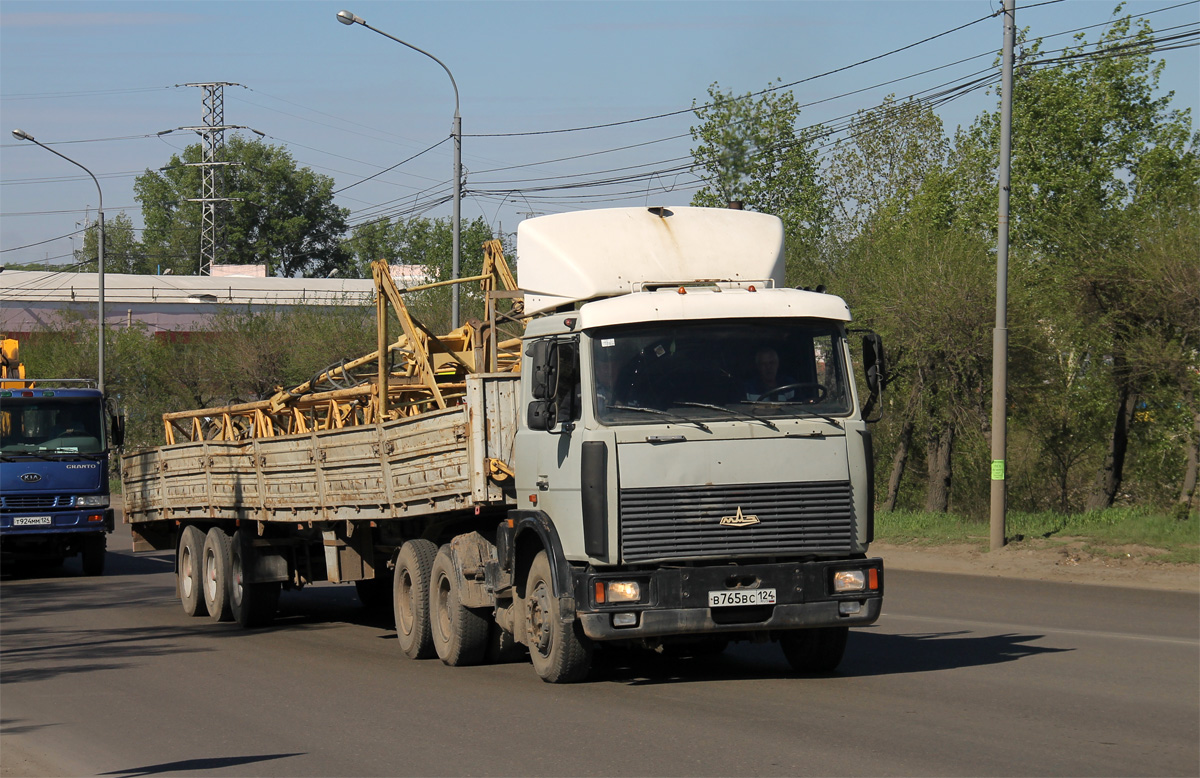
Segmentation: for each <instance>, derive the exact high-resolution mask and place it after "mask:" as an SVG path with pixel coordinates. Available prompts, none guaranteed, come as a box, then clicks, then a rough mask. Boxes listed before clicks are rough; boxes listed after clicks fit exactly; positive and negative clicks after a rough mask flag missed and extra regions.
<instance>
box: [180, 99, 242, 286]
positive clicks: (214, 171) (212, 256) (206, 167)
mask: <svg viewBox="0 0 1200 778" xmlns="http://www.w3.org/2000/svg"><path fill="white" fill-rule="evenodd" d="M184 86H195V87H199V88H200V89H203V90H204V97H203V100H202V102H203V105H204V126H202V127H186V128H181V129H189V130H193V131H195V132H197V133H199V134H200V137H201V138H203V142H204V161H203V162H202V163H200V165H199V167H200V169H201V177H202V182H201V187H200V197H198V198H189V202H198V203H200V268H199V272H197V275H201V276H207V275H212V266H213V265H215V264H217V249H218V246H219V245H220V244H221V238H222V235H221V225H220V220H219V218H218V211H217V208H218V204H219V203H227V202H230V200H231V198H228V197H223V196H222V195H223V194H224V189H225V186H224V184H225V176H224V170H223V168H224V167H225V166H227V165H228V164H229V163H227V162H222V161H220V160H219V159H218V157H219V156H221V154H220V152H221V151H222V150H223V149H224V147H225V130H229V129H233V128H232V127H227V126H225V87H227V86H241V84H234V83H230V82H228V81H212V82H208V83H193V84H184Z"/></svg>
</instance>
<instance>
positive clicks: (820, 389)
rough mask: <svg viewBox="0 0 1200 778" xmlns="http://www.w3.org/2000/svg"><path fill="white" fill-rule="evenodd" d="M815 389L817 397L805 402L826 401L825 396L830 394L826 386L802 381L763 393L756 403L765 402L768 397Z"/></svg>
mask: <svg viewBox="0 0 1200 778" xmlns="http://www.w3.org/2000/svg"><path fill="white" fill-rule="evenodd" d="M814 388H815V389H816V390H817V396H816V397H814V398H812V399H810V400H805V401H804V402H809V403H819V402H821V401H822V400H824V399H825V395H827V394H828V393H829V392H828V391H827V390H826V389H825V387H824V386H822V385H821V384H818V383H817V382H816V381H802V382H800V383H795V384H784V385H783V386H777V387H775V388H774V389H768V390H767V391H765V392H763V393H762V394H760V395H759V396H758V400H756V402H763V401H765V400H766V399H767V398H768V397H771V396H774V395H777V394H783V393H784V392H787V391H790V390H792V389H814Z"/></svg>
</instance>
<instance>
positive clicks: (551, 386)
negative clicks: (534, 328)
mask: <svg viewBox="0 0 1200 778" xmlns="http://www.w3.org/2000/svg"><path fill="white" fill-rule="evenodd" d="M525 354H526V356H528V357H530V358H531V362H532V367H533V375H532V376H531V378H530V382H531V383H530V388H531V389H532V390H533V398H534V399H535V400H548V399H550V398H552V397H554V394H555V390H556V388H557V387H556V384H557V383H558V349H557V348H555V343H554V341H551V340H539V341H535V342H534V343H533V344H531V345H530V347H529V350H528V351H526V352H525Z"/></svg>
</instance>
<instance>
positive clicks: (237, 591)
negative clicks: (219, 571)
mask: <svg viewBox="0 0 1200 778" xmlns="http://www.w3.org/2000/svg"><path fill="white" fill-rule="evenodd" d="M222 534H224V533H222ZM254 553H255V551H254V546H253V544H252V542H251V540H250V538H248V537H246V536H245V535H243V534H242V530H238V531H237V532H235V533H233V540H232V541H231V543H230V556H229V610H230V613H231V614H232V615H233V620H234V621H236V622H237V623H238V624H239V625H241V626H242V627H243V628H245V629H252V628H254V627H265V626H267V625H268V624H270V623H271V622H272V621H274V620H275V611H276V609H278V608H279V591H280V589H281V588H282V586H281V584H280V583H279V581H267V582H262V583H247V582H246V576H245V571H246V569H248V568H251V567H253V565H254Z"/></svg>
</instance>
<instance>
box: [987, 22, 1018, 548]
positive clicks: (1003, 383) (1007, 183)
mask: <svg viewBox="0 0 1200 778" xmlns="http://www.w3.org/2000/svg"><path fill="white" fill-rule="evenodd" d="M1001 13H1003V14H1004V54H1003V57H1002V65H1001V74H1000V89H1001V94H1000V170H999V173H1000V176H999V177H1000V213H999V221H998V230H997V237H996V326H995V328H994V329H993V330H992V491H991V498H992V499H991V524H990V529H991V532H990V535H991V537H990V540H991V550H992V551H995V550H997V549H1000V548H1003V547H1004V543H1005V539H1004V534H1005V533H1004V524H1005V511H1006V500H1007V496H1008V495H1007V486H1008V482H1007V480H1006V476H1007V473H1006V463H1005V456H1006V450H1007V448H1008V408H1007V397H1008V216H1009V211H1008V199H1009V193H1010V191H1011V180H1010V173H1011V162H1012V101H1013V48H1014V45H1015V41H1016V36H1017V33H1016V30H1017V22H1016V11H1015V0H1004V8H1003V10H1002V12H1001Z"/></svg>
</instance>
